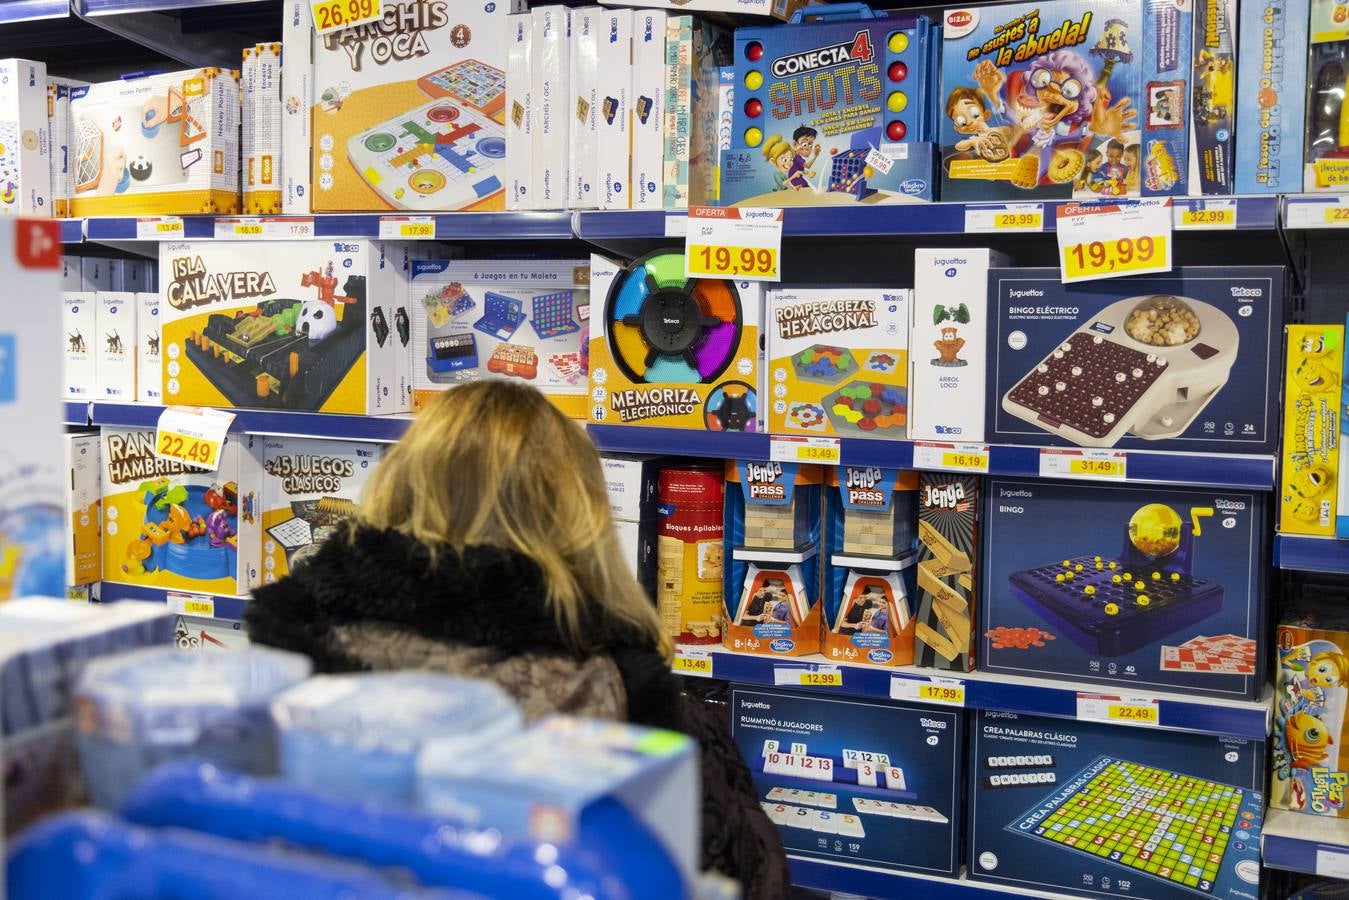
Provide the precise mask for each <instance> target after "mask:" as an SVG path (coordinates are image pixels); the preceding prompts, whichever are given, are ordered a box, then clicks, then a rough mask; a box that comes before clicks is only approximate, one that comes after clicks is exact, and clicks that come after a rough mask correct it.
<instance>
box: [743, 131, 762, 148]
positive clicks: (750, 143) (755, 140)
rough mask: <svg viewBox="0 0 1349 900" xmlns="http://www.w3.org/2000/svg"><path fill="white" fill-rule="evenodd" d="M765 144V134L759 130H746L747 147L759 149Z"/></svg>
mask: <svg viewBox="0 0 1349 900" xmlns="http://www.w3.org/2000/svg"><path fill="white" fill-rule="evenodd" d="M762 142H763V132H762V131H760V130H759V129H757V128H754V127H750V128H746V129H745V146H746V147H757V146H759V144H760V143H762Z"/></svg>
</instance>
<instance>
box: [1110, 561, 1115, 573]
mask: <svg viewBox="0 0 1349 900" xmlns="http://www.w3.org/2000/svg"><path fill="white" fill-rule="evenodd" d="M1114 570H1115V562H1114V560H1111V561H1110V571H1112V572H1113V571H1114Z"/></svg>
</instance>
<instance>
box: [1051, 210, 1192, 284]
mask: <svg viewBox="0 0 1349 900" xmlns="http://www.w3.org/2000/svg"><path fill="white" fill-rule="evenodd" d="M1171 228H1172V222H1171V201H1170V199H1169V198H1158V199H1146V200H1111V201H1099V202H1096V201H1093V202H1088V203H1064V204H1061V205H1060V206H1059V208H1058V239H1059V261H1060V263H1061V266H1062V280H1063V283H1064V284H1069V283H1071V282H1075V281H1094V280H1096V279H1099V278H1116V277H1118V276H1121V275H1138V274H1140V273H1143V272H1169V271H1171Z"/></svg>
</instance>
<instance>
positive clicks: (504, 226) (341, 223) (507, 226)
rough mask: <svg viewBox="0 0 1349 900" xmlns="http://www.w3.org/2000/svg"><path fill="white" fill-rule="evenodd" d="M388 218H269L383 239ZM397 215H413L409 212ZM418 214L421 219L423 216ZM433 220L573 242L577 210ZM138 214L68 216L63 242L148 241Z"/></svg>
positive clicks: (440, 229) (476, 236)
mask: <svg viewBox="0 0 1349 900" xmlns="http://www.w3.org/2000/svg"><path fill="white" fill-rule="evenodd" d="M217 218H229V219H238V218H240V217H239V216H222V217H217V216H183V217H182V219H183V235H182V237H181V238H176V237H175V238H170V240H194V241H199V240H214V239H215V237H216V219H217ZM382 218H385V217H384V216H381V215H378V214H375V213H370V214H353V215H315V216H305V217H287V216H267V217H266V219H267V220H268V221H269V222H273V221H275V222H283V223H284V222H288V221H294V222H297V223H299V222H309V221H312V222H313V223H314V228H313V234H312V239H313V240H325V239H329V238H378V237H379V232H380V220H381V219H382ZM394 218H407V216H406V215H399V216H394ZM417 218H421V217H420V216H419V217H417ZM427 218H432V219H434V220H435V226H436V234H435V240H438V241H487V240H494V241H499V240H571V239H572V238H573V235H572V230H571V214H570V213H566V212H482V213H440V214H436V215H432V216H428V217H427ZM136 222H137V219H136V217H135V216H112V217H99V218H92V219H84V220H82V222H81V220H67V221H66V222H63V223H62V232H61V237H62V240H78V239H79V238H78V237H75V238H67V228H68V227H69V228H71V229H72V233H73V228H74V226H77V225H80V224H82V225H83V229H84V239H85V240H88V241H95V242H97V241H135V240H143V238H138V237H137V234H136Z"/></svg>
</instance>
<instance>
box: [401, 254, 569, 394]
mask: <svg viewBox="0 0 1349 900" xmlns="http://www.w3.org/2000/svg"><path fill="white" fill-rule="evenodd" d="M409 290H410V292H411V293H410V296H409V297H408V303H407V305H408V307H409V309H411V311H412V347H413V353H414V357H415V359H414V363H415V364H414V367H413V379H412V405H413V408H414V409H421V408H422V407H423V406H425V405H426V404H427V403H429V402H430V400H431V398H432V397H434V396H435V395H436V394H437V393H439V392H440V391H443V390H446V389H447V388H450V387H453V386H454V385H456V384H463V383H465V382H469V381H478V380H479V379H482V378H519V379H521V380H523V381H526V382H528V383H529V384H531V385H533V386H534V387H536V388H538V389H539V390H540V391H542V392H543V393H544V394H545V395H546V396H547V397H548V398H549V399H550V400H552V401H553V404H554V405H555V406H557V407H558V408H559V409H561V410H562V411H563V412H564V413H566V414H567V415H568V416H571V417H572V418H576V419H583V418H585V416H586V410H587V409H588V406H589V404H588V403H587V402H586V365H587V357H588V351H587V347H586V337H587V332H588V328H589V324H590V322H589V319H590V268H589V263H588V262H587V261H586V260H584V259H571V260H536V261H530V260H523V261H508V260H501V261H496V260H492V261H487V260H476V261H461V262H448V261H445V260H431V259H428V260H413V262H412V280H411V282H410V287H409Z"/></svg>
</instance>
